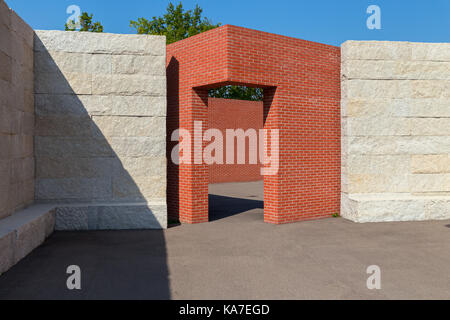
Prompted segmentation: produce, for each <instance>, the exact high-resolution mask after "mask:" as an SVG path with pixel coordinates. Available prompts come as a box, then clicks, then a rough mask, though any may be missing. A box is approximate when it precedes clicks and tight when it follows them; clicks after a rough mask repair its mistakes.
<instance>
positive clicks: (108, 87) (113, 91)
mask: <svg viewBox="0 0 450 320" xmlns="http://www.w3.org/2000/svg"><path fill="white" fill-rule="evenodd" d="M92 93H93V94H95V95H141V96H165V95H166V77H165V76H144V75H139V76H136V75H101V74H97V75H94V76H93V78H92Z"/></svg>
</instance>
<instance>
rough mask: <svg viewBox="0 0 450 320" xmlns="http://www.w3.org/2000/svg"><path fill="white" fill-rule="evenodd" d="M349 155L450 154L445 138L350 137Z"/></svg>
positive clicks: (449, 146) (447, 140)
mask: <svg viewBox="0 0 450 320" xmlns="http://www.w3.org/2000/svg"><path fill="white" fill-rule="evenodd" d="M348 152H349V154H372V155H383V154H391V155H395V154H411V155H412V154H442V153H450V141H449V139H448V137H445V136H425V137H423V136H417V137H415V136H397V137H349V150H348Z"/></svg>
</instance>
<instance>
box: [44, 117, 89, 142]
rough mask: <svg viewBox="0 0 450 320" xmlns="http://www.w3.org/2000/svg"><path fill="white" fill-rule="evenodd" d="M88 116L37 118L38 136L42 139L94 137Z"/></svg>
mask: <svg viewBox="0 0 450 320" xmlns="http://www.w3.org/2000/svg"><path fill="white" fill-rule="evenodd" d="M92 127H93V123H92V120H91V118H90V117H89V116H88V115H80V116H46V117H37V118H36V135H37V136H41V137H93V134H92Z"/></svg>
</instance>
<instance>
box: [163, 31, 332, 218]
mask: <svg viewBox="0 0 450 320" xmlns="http://www.w3.org/2000/svg"><path fill="white" fill-rule="evenodd" d="M167 79H168V80H167V81H168V85H167V90H168V93H167V96H168V110H167V112H168V114H167V130H168V132H167V133H168V143H167V154H168V161H169V164H168V186H167V187H168V190H167V199H168V210H169V216H170V217H171V218H179V220H180V221H181V222H184V223H201V222H207V221H208V166H207V165H206V164H189V165H188V164H181V165H179V166H176V165H174V164H173V163H172V162H171V160H170V158H171V153H172V148H173V147H174V146H175V145H176V143H177V142H172V141H171V134H172V132H173V131H174V130H176V129H178V128H183V129H187V130H188V131H189V132H191V135H192V136H194V121H202V122H203V123H204V124H206V123H207V117H208V113H207V108H208V90H209V89H211V88H216V87H220V86H224V85H230V84H236V85H246V86H256V87H262V88H265V90H264V128H265V129H279V131H280V146H279V147H280V168H279V172H278V174H277V175H274V176H265V177H264V194H265V195H264V204H265V209H264V220H265V221H266V222H269V223H274V224H282V223H289V222H295V221H300V220H311V219H319V218H325V217H330V216H331V215H332V214H334V213H338V212H339V211H340V174H341V171H340V167H341V158H340V49H339V48H338V47H333V46H329V45H324V44H319V43H314V42H309V41H305V40H300V39H294V38H289V37H285V36H279V35H275V34H269V33H265V32H260V31H255V30H250V29H245V28H241V27H235V26H230V25H225V26H223V27H220V28H217V29H214V30H211V31H208V32H205V33H202V34H199V35H197V36H194V37H191V38H188V39H186V40H182V41H179V42H176V43H173V44H171V45H169V46H168V47H167ZM203 130H206V126H205V125H204V127H203ZM203 146H205V145H203Z"/></svg>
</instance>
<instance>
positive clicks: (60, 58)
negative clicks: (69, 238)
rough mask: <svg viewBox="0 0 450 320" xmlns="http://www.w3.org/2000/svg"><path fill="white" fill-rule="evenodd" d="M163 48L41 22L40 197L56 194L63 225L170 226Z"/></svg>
mask: <svg viewBox="0 0 450 320" xmlns="http://www.w3.org/2000/svg"><path fill="white" fill-rule="evenodd" d="M165 48H166V47H165V37H161V36H146V35H118V34H97V33H87V32H63V31H36V37H35V44H34V51H35V53H34V54H35V63H34V71H35V108H36V136H35V148H36V200H37V201H38V202H41V203H42V202H44V203H58V209H57V213H56V228H57V229H63V230H67V229H76V230H80V229H81V230H86V229H129V228H150V227H158V226H161V227H166V226H167V210H166V162H167V160H166V71H165V54H166V53H165V52H166V49H165ZM143 208H144V209H143Z"/></svg>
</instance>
